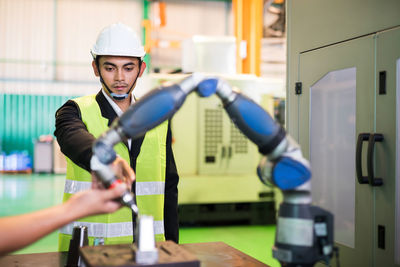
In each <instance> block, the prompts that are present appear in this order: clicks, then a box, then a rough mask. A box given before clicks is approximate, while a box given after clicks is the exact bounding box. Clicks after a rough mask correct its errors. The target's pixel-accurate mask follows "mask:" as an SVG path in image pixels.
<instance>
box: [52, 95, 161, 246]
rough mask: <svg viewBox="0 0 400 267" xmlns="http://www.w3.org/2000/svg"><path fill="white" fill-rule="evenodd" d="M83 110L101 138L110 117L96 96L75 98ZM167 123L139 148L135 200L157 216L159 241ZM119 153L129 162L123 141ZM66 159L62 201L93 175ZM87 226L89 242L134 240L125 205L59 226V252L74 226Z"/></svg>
mask: <svg viewBox="0 0 400 267" xmlns="http://www.w3.org/2000/svg"><path fill="white" fill-rule="evenodd" d="M73 101H75V102H76V103H77V104H78V106H79V109H80V111H81V117H82V121H83V123H84V124H85V125H86V127H87V129H88V131H89V132H90V133H91V134H93V136H94V137H96V138H98V137H99V136H100V135H101V134H102V133H104V132H105V131H107V130H108V126H107V123H108V120H107V119H106V118H104V117H102V116H101V111H100V107H99V105H98V103H97V101H96V95H89V96H83V97H79V98H76V99H73ZM167 131H168V122H164V123H162V124H161V125H159V126H158V127H156V128H154V129H152V130H150V131H148V132H147V133H146V135H145V138H144V140H143V143H142V146H141V148H140V153H139V155H138V158H137V161H136V192H135V194H136V200H137V205H138V208H139V213H140V214H143V215H151V216H153V217H154V231H155V237H156V241H164V240H165V236H164V191H165V169H166V139H167ZM114 149H115V151H116V152H117V154H118V155H119V156H120V157H122V158H123V159H125V160H126V161H127V162H128V163H129V162H130V160H129V152H128V149H127V147H126V146H125V145H124V144H123V143H119V144H117V145H116V146H115V147H114ZM66 159H67V177H66V182H65V189H64V197H63V202H65V201H67V200H68V199H69V198H70V197H71V196H72V194H75V193H77V192H79V191H82V190H86V189H89V188H90V187H91V174H90V173H89V172H87V171H86V170H84V169H82V168H81V167H79V166H78V165H76V164H75V163H73V162H72V161H71V160H70V159H69V158H68V157H66ZM77 225H83V226H87V228H88V237H89V245H93V240H94V239H95V238H103V239H104V244H124V243H132V241H133V227H132V212H131V210H130V209H128V208H126V207H123V208H121V209H119V210H118V211H116V212H114V213H112V214H104V215H96V216H90V217H86V218H83V219H80V220H77V221H75V222H73V223H70V224H68V225H66V226H64V227H63V228H61V229H60V234H59V251H67V250H68V248H69V243H70V239H71V234H72V229H73V227H74V226H77Z"/></svg>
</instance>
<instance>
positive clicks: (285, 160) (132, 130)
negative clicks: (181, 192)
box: [92, 73, 333, 266]
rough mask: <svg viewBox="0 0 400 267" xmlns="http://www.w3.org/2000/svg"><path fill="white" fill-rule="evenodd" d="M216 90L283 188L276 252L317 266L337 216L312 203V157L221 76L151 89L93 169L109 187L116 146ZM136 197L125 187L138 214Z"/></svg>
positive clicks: (272, 181) (262, 170)
mask: <svg viewBox="0 0 400 267" xmlns="http://www.w3.org/2000/svg"><path fill="white" fill-rule="evenodd" d="M192 92H197V94H198V95H199V96H200V97H209V96H211V95H213V94H216V95H217V96H218V98H219V99H220V100H221V101H222V103H223V105H224V109H225V111H226V112H227V114H228V115H229V117H230V118H231V119H232V121H233V122H234V123H235V124H236V126H237V127H238V128H239V129H240V130H241V131H242V132H243V134H244V135H245V136H246V137H247V138H249V139H250V140H251V141H252V142H253V143H255V144H256V145H257V147H258V150H259V152H260V153H261V154H262V155H264V157H263V159H262V160H261V162H260V164H259V166H258V168H257V173H258V176H259V178H260V179H261V181H262V182H263V183H266V184H269V185H274V186H276V187H278V188H279V189H280V190H282V192H283V196H284V200H283V203H282V204H281V205H280V209H279V216H278V222H277V230H276V239H275V246H274V248H273V255H274V257H275V258H276V259H278V260H279V261H280V262H281V264H282V266H313V265H314V264H315V263H316V262H317V261H325V262H329V260H330V258H331V256H332V253H333V215H332V214H331V213H329V212H327V211H325V210H323V209H320V208H318V207H316V206H312V205H311V194H310V188H311V186H310V178H311V171H310V168H309V163H308V161H307V160H306V159H305V158H304V157H303V156H302V153H301V151H300V147H299V146H298V145H297V144H296V142H295V141H294V140H293V139H291V138H290V137H289V136H288V135H287V134H286V133H285V131H284V129H283V128H282V127H281V126H280V125H279V124H277V123H276V122H275V121H274V120H273V119H272V118H271V116H270V115H269V114H268V113H267V112H266V111H265V110H264V109H262V108H261V107H260V106H259V105H258V104H256V103H255V102H253V101H252V100H250V99H249V98H248V97H246V96H244V95H242V94H241V93H240V92H238V91H236V90H233V89H232V87H231V86H230V85H229V84H228V83H226V82H225V81H224V80H222V79H217V78H205V77H203V76H202V75H201V74H198V73H195V74H193V75H191V76H189V77H188V78H186V79H184V80H182V81H181V82H179V83H176V84H173V85H171V86H166V87H160V88H157V89H154V90H152V91H150V92H149V93H148V94H146V95H145V96H143V97H142V98H141V99H140V101H138V102H136V103H135V104H134V105H133V106H131V107H130V108H129V109H128V110H127V111H126V112H125V113H124V114H123V115H122V116H121V117H120V118H119V119H118V120H116V121H114V123H113V125H112V126H111V128H110V129H109V130H108V131H107V132H106V133H104V134H103V135H102V136H101V137H100V138H99V139H98V140H97V141H96V142H95V144H94V146H93V159H92V163H93V164H92V165H93V167H92V169H93V170H94V171H95V172H96V173H97V175H98V177H99V178H100V179H101V180H102V181H103V183H104V184H105V185H106V186H107V187H109V186H111V185H112V184H113V183H115V182H117V180H118V179H117V178H116V177H115V175H114V173H113V172H112V171H111V169H110V168H109V167H108V166H109V164H111V163H112V162H113V161H114V160H115V157H116V153H115V151H114V149H113V147H114V145H116V144H117V143H119V142H121V141H123V140H125V139H127V138H134V137H137V136H140V135H143V134H145V133H146V131H148V130H150V129H152V128H154V127H155V126H157V125H159V124H160V123H162V122H163V121H165V120H167V119H169V118H171V117H172V116H173V115H174V114H175V112H176V111H177V110H178V109H179V108H180V107H181V106H182V104H183V102H184V101H185V99H186V97H187V96H188V95H189V94H190V93H192ZM134 199H135V198H134V196H133V195H132V193H130V192H128V191H127V192H126V193H125V195H124V196H123V197H122V198H121V202H122V203H124V204H125V205H127V206H129V207H131V208H132V210H133V211H134V213H136V214H138V212H139V211H138V210H137V207H136V205H135V203H134Z"/></svg>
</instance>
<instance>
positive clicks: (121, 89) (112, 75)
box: [92, 56, 146, 94]
mask: <svg viewBox="0 0 400 267" xmlns="http://www.w3.org/2000/svg"><path fill="white" fill-rule="evenodd" d="M139 63H140V60H139V59H138V58H135V57H120V56H101V57H100V58H99V69H97V66H96V63H95V62H93V63H92V66H93V70H94V73H95V75H96V76H99V74H100V73H101V77H102V78H103V81H104V83H105V84H106V85H107V86H108V88H109V89H110V90H111V92H113V93H116V94H126V93H127V92H128V91H129V89H130V88H131V87H132V85H133V83H134V82H135V80H136V77H140V76H142V73H143V71H144V69H145V67H146V66H145V64H144V63H143V65H142V68H141V69H140V72H139ZM99 72H100V73H99ZM106 91H107V90H106ZM107 94H109V92H107Z"/></svg>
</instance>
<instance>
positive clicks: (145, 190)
mask: <svg viewBox="0 0 400 267" xmlns="http://www.w3.org/2000/svg"><path fill="white" fill-rule="evenodd" d="M91 186H92V183H91V182H80V181H73V180H66V181H65V188H64V193H67V194H76V193H78V192H80V191H84V190H88V189H90V188H91ZM164 190H165V182H136V195H137V196H146V195H162V194H164Z"/></svg>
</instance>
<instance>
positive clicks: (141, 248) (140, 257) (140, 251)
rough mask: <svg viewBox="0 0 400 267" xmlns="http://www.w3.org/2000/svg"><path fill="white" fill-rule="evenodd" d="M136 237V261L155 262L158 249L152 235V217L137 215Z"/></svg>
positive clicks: (142, 262) (140, 262)
mask: <svg viewBox="0 0 400 267" xmlns="http://www.w3.org/2000/svg"><path fill="white" fill-rule="evenodd" d="M136 237H137V238H136V243H135V244H136V249H137V250H136V257H135V261H136V263H138V264H153V263H156V262H157V261H158V250H157V248H156V241H155V237H154V219H153V217H152V216H147V215H141V216H139V217H138V224H137V233H136Z"/></svg>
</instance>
